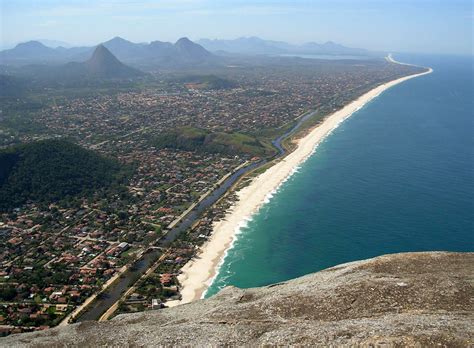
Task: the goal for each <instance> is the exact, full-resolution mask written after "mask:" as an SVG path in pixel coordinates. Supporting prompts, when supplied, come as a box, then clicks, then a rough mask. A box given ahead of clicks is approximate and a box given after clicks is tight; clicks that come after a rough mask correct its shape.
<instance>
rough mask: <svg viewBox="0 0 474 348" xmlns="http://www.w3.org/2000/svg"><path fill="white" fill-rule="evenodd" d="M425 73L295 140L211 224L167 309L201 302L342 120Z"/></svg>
mask: <svg viewBox="0 0 474 348" xmlns="http://www.w3.org/2000/svg"><path fill="white" fill-rule="evenodd" d="M386 59H387V61H389V62H392V63H395V64H404V63H400V62H397V61H395V60H394V59H393V58H392V57H391V55H389V56H388V57H386ZM427 69H428V71H425V72H422V73H418V74H413V75H408V76H404V77H401V78H398V79H395V80H392V81H389V82H386V83H384V84H382V85H379V86H377V87H375V88H373V89H371V90H370V91H368V92H367V93H365V94H363V95H362V96H360V97H359V98H357V99H356V100H354V101H352V102H350V103H349V104H347V105H346V106H344V107H343V108H342V109H340V110H338V111H336V112H334V113H332V114H330V115H329V116H327V117H326V118H325V119H324V121H323V122H322V123H320V124H319V125H318V126H316V127H315V128H313V129H312V130H311V131H310V132H309V133H307V134H306V135H305V136H304V137H302V138H300V139H298V140H297V147H296V149H295V150H294V151H292V152H290V153H289V154H288V155H286V156H285V157H283V158H282V159H281V160H280V161H279V162H277V163H276V164H275V165H273V166H272V167H270V168H269V169H267V170H266V171H265V172H263V173H261V174H259V175H258V176H257V177H255V178H254V179H253V180H252V181H251V183H250V184H249V185H248V186H246V187H244V188H243V189H241V190H239V191H238V192H236V194H237V195H238V197H239V200H238V201H237V202H236V203H235V204H234V206H232V207H231V208H230V210H229V211H228V212H227V213H226V216H225V218H224V219H222V220H221V221H219V222H216V223H214V226H213V229H214V231H213V233H212V235H211V237H210V238H209V240H208V241H207V242H206V243H205V244H204V245H203V246H202V247H201V248H200V251H199V252H198V254H197V255H196V256H195V257H194V258H193V259H192V260H190V261H189V262H188V263H187V264H186V265H185V266H184V267H183V268H182V270H181V271H182V272H181V274H180V275H179V276H178V280H179V282H180V283H181V284H182V289H181V296H182V299H181V300H180V301H173V302H172V303H169V304H168V305H169V306H170V307H172V306H176V305H178V304H184V303H189V302H192V301H195V300H198V299H200V298H202V296H203V295H204V294H205V292H206V291H207V289H208V287H209V286H210V285H211V284H212V282H213V280H214V278H215V277H216V275H217V274H218V270H219V268H220V266H221V264H222V263H223V261H224V259H225V256H226V255H227V251H228V250H229V249H230V248H231V247H232V244H233V243H234V241H235V239H236V235H237V234H238V233H239V232H240V228H241V227H242V226H243V225H244V224H246V222H247V221H248V220H249V219H250V218H251V217H252V216H253V215H254V214H255V213H256V212H258V210H259V209H260V207H261V206H262V205H264V204H265V202H266V200H267V199H268V196H269V195H272V194H273V193H274V192H275V191H277V190H278V188H279V187H280V185H281V184H282V183H284V182H285V181H286V180H287V179H288V178H289V177H290V176H291V175H292V174H293V173H294V172H295V169H296V168H297V167H298V166H299V165H301V164H302V163H303V162H304V161H305V160H306V159H308V158H309V157H310V156H311V155H312V154H313V153H314V151H316V148H317V146H318V145H319V144H320V143H321V141H322V140H324V139H325V138H326V136H328V135H329V134H330V133H331V132H332V131H333V130H334V129H335V128H337V127H338V126H339V125H340V124H341V123H342V122H343V121H344V120H345V119H347V118H348V117H350V116H351V115H352V114H354V113H355V112H356V111H358V110H359V109H361V108H362V107H363V106H364V105H366V104H367V103H368V102H370V101H371V100H372V99H374V98H376V97H377V96H379V95H380V94H381V93H383V92H384V91H386V90H387V89H389V88H391V87H393V86H395V85H397V84H399V83H402V82H404V81H407V80H409V79H412V78H415V77H418V76H422V75H427V74H430V73H431V72H433V69H431V68H427Z"/></svg>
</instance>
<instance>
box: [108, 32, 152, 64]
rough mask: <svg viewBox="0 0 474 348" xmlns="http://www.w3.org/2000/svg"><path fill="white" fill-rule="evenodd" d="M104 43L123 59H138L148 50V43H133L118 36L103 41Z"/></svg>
mask: <svg viewBox="0 0 474 348" xmlns="http://www.w3.org/2000/svg"><path fill="white" fill-rule="evenodd" d="M102 45H103V46H105V47H106V48H107V49H108V50H109V51H110V52H112V53H113V54H114V55H115V56H116V57H119V59H120V60H122V61H129V60H132V61H133V60H137V59H139V58H140V57H141V56H143V55H144V54H145V51H146V48H145V47H146V44H137V43H133V42H131V41H128V40H125V39H122V38H121V37H118V36H117V37H114V38H113V39H111V40H109V41H106V42H104V43H102Z"/></svg>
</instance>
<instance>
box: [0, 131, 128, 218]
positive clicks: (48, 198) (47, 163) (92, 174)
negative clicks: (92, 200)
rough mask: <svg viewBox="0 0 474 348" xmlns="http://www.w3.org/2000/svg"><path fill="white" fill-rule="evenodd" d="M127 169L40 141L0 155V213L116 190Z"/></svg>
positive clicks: (58, 143) (56, 143)
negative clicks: (101, 191) (36, 203)
mask: <svg viewBox="0 0 474 348" xmlns="http://www.w3.org/2000/svg"><path fill="white" fill-rule="evenodd" d="M127 175H128V168H125V167H122V166H121V165H120V163H119V162H118V161H116V160H113V159H110V158H106V157H103V156H101V155H98V154H96V153H94V152H92V151H90V150H86V149H84V148H82V147H80V146H78V145H75V144H72V143H70V142H68V141H64V140H44V141H39V142H34V143H29V144H25V145H17V146H13V147H10V148H8V149H5V150H2V151H0V210H10V209H12V208H15V207H18V206H19V205H21V204H23V203H25V202H27V201H33V202H41V203H50V202H55V201H60V200H63V199H71V198H72V197H76V196H87V195H91V194H93V193H94V192H95V191H97V190H100V189H105V188H112V187H114V186H115V187H116V186H119V185H120V184H121V183H122V182H123V180H124V179H125V178H126V177H127Z"/></svg>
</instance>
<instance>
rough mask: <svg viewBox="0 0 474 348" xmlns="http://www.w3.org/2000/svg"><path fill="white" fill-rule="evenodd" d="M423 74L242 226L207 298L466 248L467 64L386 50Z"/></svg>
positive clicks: (473, 198) (471, 128) (472, 174)
mask: <svg viewBox="0 0 474 348" xmlns="http://www.w3.org/2000/svg"><path fill="white" fill-rule="evenodd" d="M394 58H395V59H397V60H399V61H402V62H407V63H411V64H417V65H423V66H430V67H432V68H433V69H434V72H433V73H432V74H429V75H425V76H421V77H417V78H415V79H411V80H408V81H406V82H404V83H402V84H399V85H397V86H395V87H392V88H391V89H389V90H387V91H385V92H384V93H383V94H382V95H380V96H379V97H377V98H375V99H374V100H372V101H371V102H369V103H368V104H367V105H365V106H364V107H363V108H362V109H360V110H359V111H357V112H356V113H354V114H353V115H352V116H351V117H350V118H348V119H347V120H346V121H344V123H342V124H341V125H340V126H339V127H338V128H337V129H335V130H334V131H333V132H332V133H331V134H330V135H329V136H328V137H327V138H326V139H325V140H324V141H323V142H322V143H321V144H320V145H319V146H318V148H317V149H316V151H315V152H314V154H313V155H312V156H311V157H310V158H308V160H307V161H306V162H304V163H303V164H302V165H301V166H300V167H299V168H297V170H296V171H295V173H294V174H293V175H292V176H291V177H290V178H289V179H288V180H287V181H286V182H285V183H284V184H283V185H281V186H280V188H279V189H278V190H277V192H275V193H274V194H273V195H272V197H271V198H270V199H269V200H268V202H267V203H266V204H264V205H263V206H262V207H261V209H260V210H259V211H258V212H257V213H256V214H255V215H254V216H252V217H251V219H249V220H248V221H246V222H245V223H244V226H243V227H242V228H241V229H240V232H239V234H238V235H237V238H236V239H235V241H234V243H233V246H232V248H230V249H229V250H228V251H227V253H226V256H225V258H224V260H223V262H222V263H221V265H220V268H219V272H218V274H217V276H216V277H215V279H214V281H213V283H212V285H211V286H210V288H209V289H208V291H207V293H206V297H209V296H211V295H213V294H215V293H217V292H218V291H219V290H220V289H222V288H223V287H225V286H227V285H234V286H238V287H241V288H249V287H256V286H263V285H267V284H271V283H275V282H280V281H285V280H288V279H292V278H296V277H299V276H302V275H305V274H308V273H313V272H316V271H319V270H322V269H325V268H328V267H331V266H334V265H337V264H341V263H345V262H350V261H355V260H361V259H367V258H371V257H374V256H378V255H383V254H389V253H398V252H408V251H431V250H447V251H474V113H473V110H474V108H473V106H474V105H473V100H474V85H473V76H474V71H473V64H474V60H473V57H455V56H448V55H446V56H430V55H405V54H397V55H395V56H394Z"/></svg>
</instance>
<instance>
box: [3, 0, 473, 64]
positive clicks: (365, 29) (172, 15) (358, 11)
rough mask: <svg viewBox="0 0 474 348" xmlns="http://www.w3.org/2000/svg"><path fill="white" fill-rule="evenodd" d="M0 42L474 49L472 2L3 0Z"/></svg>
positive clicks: (459, 51)
mask: <svg viewBox="0 0 474 348" xmlns="http://www.w3.org/2000/svg"><path fill="white" fill-rule="evenodd" d="M0 4H1V7H0V11H1V17H0V19H1V24H0V45H1V46H2V48H6V47H11V46H13V45H14V44H16V43H18V42H24V41H28V40H33V39H49V40H59V41H64V42H67V43H70V44H71V45H95V44H97V43H99V42H104V41H107V40H109V39H111V38H113V37H115V36H120V37H123V38H125V39H128V40H130V41H133V42H149V41H153V40H161V41H176V40H177V39H178V38H180V37H183V36H186V37H188V38H190V39H191V40H197V39H200V38H211V39H215V38H218V39H234V38H238V37H242V36H258V37H261V38H264V39H271V40H282V41H287V42H292V43H303V42H309V41H313V42H320V43H322V42H326V41H335V42H337V43H341V44H344V45H346V46H350V47H360V48H367V49H371V50H381V51H391V52H423V53H447V54H469V55H472V54H473V21H474V15H473V1H472V0H313V1H310V0H286V1H284V0H266V1H264V0H254V1H244V0H219V1H218V0H155V1H152V0H136V1H133V0H95V1H94V0H87V1H79V0H0Z"/></svg>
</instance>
